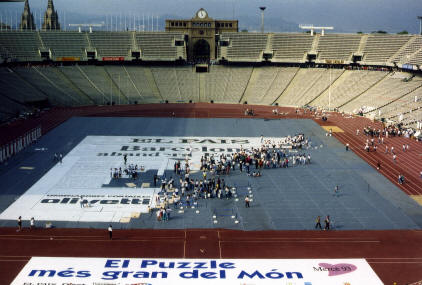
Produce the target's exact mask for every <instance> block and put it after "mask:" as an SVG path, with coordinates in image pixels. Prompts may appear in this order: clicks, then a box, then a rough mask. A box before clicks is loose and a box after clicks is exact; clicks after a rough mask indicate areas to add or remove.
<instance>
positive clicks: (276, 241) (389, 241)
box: [0, 228, 422, 285]
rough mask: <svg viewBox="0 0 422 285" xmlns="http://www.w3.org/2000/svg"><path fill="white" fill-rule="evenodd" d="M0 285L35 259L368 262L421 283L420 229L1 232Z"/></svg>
mask: <svg viewBox="0 0 422 285" xmlns="http://www.w3.org/2000/svg"><path fill="white" fill-rule="evenodd" d="M0 240H1V245H2V246H1V247H0V276H2V280H1V281H0V282H1V283H0V284H9V283H10V282H11V281H12V280H13V279H14V277H15V276H16V275H17V274H18V273H19V271H20V270H21V269H22V267H23V266H24V265H25V264H26V262H27V261H28V260H29V259H30V257H31V256H56V257H58V256H66V257H132V258H136V257H138V258H139V257H156V258H282V259H290V258H366V260H367V261H368V263H369V264H370V265H371V267H372V268H373V269H374V271H375V272H376V273H377V274H378V276H379V277H380V279H381V280H382V281H383V282H384V283H385V284H393V282H397V284H398V285H400V284H408V283H411V282H416V281H420V280H422V231H410V230H407V231H402V230H400V231H253V232H245V231H235V230H195V229H190V230H114V231H113V240H111V241H110V240H109V239H108V234H107V231H106V230H98V229H97V230H94V229H35V230H32V231H30V230H29V229H24V230H23V231H22V232H16V229H15V228H1V229H0Z"/></svg>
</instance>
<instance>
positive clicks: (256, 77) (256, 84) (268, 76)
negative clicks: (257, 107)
mask: <svg viewBox="0 0 422 285" xmlns="http://www.w3.org/2000/svg"><path fill="white" fill-rule="evenodd" d="M279 71H280V68H277V67H261V68H254V69H253V72H252V75H251V78H250V80H249V84H248V86H247V88H246V90H245V93H244V95H243V97H242V98H241V101H246V102H248V103H249V104H265V103H264V97H265V95H266V94H267V93H268V91H269V90H270V89H271V86H272V83H273V82H274V80H275V78H276V77H277V74H278V73H279ZM239 103H241V102H239Z"/></svg>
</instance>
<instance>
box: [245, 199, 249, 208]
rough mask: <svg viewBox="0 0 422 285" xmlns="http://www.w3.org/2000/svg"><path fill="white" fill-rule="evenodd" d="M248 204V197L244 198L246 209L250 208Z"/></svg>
mask: <svg viewBox="0 0 422 285" xmlns="http://www.w3.org/2000/svg"><path fill="white" fill-rule="evenodd" d="M249 202H250V200H249V197H248V196H246V197H245V207H246V208H250V204H249Z"/></svg>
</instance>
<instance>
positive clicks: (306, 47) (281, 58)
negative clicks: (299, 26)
mask: <svg viewBox="0 0 422 285" xmlns="http://www.w3.org/2000/svg"><path fill="white" fill-rule="evenodd" d="M313 40H314V39H313V37H311V36H310V35H308V34H274V35H273V37H272V49H273V51H274V56H273V59H272V60H271V61H272V62H304V57H305V55H306V53H307V52H309V51H311V49H312V43H313Z"/></svg>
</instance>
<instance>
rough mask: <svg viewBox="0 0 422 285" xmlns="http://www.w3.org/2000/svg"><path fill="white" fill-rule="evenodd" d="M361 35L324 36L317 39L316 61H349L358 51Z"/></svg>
mask: <svg viewBox="0 0 422 285" xmlns="http://www.w3.org/2000/svg"><path fill="white" fill-rule="evenodd" d="M361 37H362V36H361V35H354V34H350V35H348V34H325V36H323V37H320V38H319V43H318V59H319V60H321V61H323V60H343V61H345V62H346V61H351V57H352V54H353V53H354V52H356V51H357V50H358V49H359V43H360V39H361Z"/></svg>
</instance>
